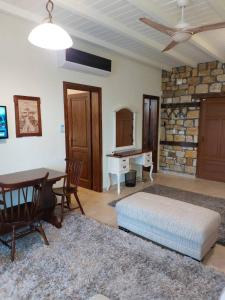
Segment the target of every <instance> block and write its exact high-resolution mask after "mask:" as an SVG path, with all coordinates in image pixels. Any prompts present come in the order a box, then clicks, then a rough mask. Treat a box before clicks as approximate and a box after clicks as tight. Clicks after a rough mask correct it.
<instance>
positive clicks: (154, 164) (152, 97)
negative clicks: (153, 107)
mask: <svg viewBox="0 0 225 300" xmlns="http://www.w3.org/2000/svg"><path fill="white" fill-rule="evenodd" d="M145 98H149V99H150V98H151V99H153V100H157V149H156V162H154V161H153V167H154V171H155V173H157V172H158V160H159V109H160V97H159V96H153V95H147V94H143V100H142V149H143V141H144V104H145V103H144V101H145Z"/></svg>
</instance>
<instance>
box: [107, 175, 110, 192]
mask: <svg viewBox="0 0 225 300" xmlns="http://www.w3.org/2000/svg"><path fill="white" fill-rule="evenodd" d="M108 176H109V184H108V186H107V191H109V190H110V187H111V173H108Z"/></svg>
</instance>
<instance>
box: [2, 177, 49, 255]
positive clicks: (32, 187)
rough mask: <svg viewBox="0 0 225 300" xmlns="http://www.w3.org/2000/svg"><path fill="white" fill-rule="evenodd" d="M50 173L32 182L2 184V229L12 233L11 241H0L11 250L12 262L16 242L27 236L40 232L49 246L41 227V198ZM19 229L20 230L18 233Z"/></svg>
mask: <svg viewBox="0 0 225 300" xmlns="http://www.w3.org/2000/svg"><path fill="white" fill-rule="evenodd" d="M47 177H48V173H47V174H46V175H45V176H44V177H42V178H38V179H35V180H32V181H27V182H21V183H16V184H3V183H1V182H0V228H7V231H8V230H9V232H11V237H10V238H9V239H0V241H1V242H2V243H3V244H4V245H5V246H7V247H8V248H10V249H11V260H12V261H14V259H15V253H16V240H17V239H19V238H22V237H24V236H26V235H27V234H30V233H33V232H38V233H39V234H40V235H41V236H42V238H43V239H44V242H45V244H46V245H49V243H48V240H47V237H46V235H45V232H44V229H43V227H42V225H41V222H40V219H41V197H42V190H43V188H44V185H45V183H46V180H47ZM18 229H20V230H19V231H18Z"/></svg>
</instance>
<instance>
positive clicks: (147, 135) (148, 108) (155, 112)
mask: <svg viewBox="0 0 225 300" xmlns="http://www.w3.org/2000/svg"><path fill="white" fill-rule="evenodd" d="M158 126H159V97H155V96H147V95H144V98H143V139H142V148H143V150H150V151H152V160H153V163H154V168H153V172H154V173H156V172H157V163H158Z"/></svg>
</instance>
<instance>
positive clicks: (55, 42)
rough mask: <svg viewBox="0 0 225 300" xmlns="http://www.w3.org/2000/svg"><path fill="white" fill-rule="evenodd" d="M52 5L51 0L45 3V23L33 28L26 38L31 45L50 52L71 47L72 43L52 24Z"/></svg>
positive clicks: (60, 28) (64, 33) (66, 34)
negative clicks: (46, 14) (46, 15)
mask: <svg viewBox="0 0 225 300" xmlns="http://www.w3.org/2000/svg"><path fill="white" fill-rule="evenodd" d="M53 9H54V4H53V1H52V0H48V1H47V3H46V10H47V12H48V18H47V22H45V23H43V24H40V25H38V26H37V27H35V28H34V29H33V30H32V31H31V33H30V34H29V36H28V40H29V42H30V43H31V44H33V45H35V46H38V47H41V48H45V49H50V50H64V49H67V48H70V47H72V45H73V41H72V39H71V37H70V36H69V34H68V33H67V32H66V31H65V30H64V29H63V28H62V27H60V26H58V25H56V24H53V22H52V12H53Z"/></svg>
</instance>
